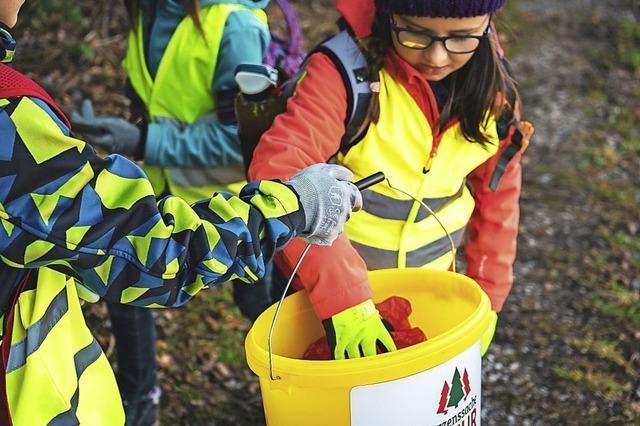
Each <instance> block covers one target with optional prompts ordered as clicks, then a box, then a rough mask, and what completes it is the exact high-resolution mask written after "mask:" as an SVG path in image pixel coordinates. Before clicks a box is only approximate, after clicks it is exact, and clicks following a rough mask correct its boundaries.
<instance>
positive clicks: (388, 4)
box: [375, 0, 506, 18]
mask: <svg viewBox="0 0 640 426" xmlns="http://www.w3.org/2000/svg"><path fill="white" fill-rule="evenodd" d="M375 2H376V11H378V12H382V13H387V14H392V13H397V14H398V15H407V16H429V17H431V18H469V17H472V16H481V15H486V14H487V13H493V12H495V11H497V10H498V9H500V8H501V7H502V6H503V5H504V4H505V2H506V0H375Z"/></svg>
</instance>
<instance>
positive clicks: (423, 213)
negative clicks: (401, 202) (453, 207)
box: [414, 182, 465, 223]
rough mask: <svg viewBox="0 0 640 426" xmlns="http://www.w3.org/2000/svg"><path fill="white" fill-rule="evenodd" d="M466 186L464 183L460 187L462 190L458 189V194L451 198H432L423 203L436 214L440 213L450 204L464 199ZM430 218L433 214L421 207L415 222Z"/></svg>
mask: <svg viewBox="0 0 640 426" xmlns="http://www.w3.org/2000/svg"><path fill="white" fill-rule="evenodd" d="M464 186H465V183H464V182H463V183H462V185H460V189H458V192H456V193H455V194H453V195H451V196H450V197H442V198H430V199H429V198H424V199H423V200H422V202H424V203H425V204H426V205H427V206H429V208H430V209H431V210H433V211H434V212H435V213H438V211H440V210H442V209H444V208H445V207H447V206H448V205H449V204H451V203H453V202H454V201H456V200H457V199H458V198H460V197H462V194H464ZM429 216H431V213H429V212H428V211H427V210H426V209H425V208H424V207H422V206H420V210H418V214H417V215H416V219H415V221H414V222H415V223H418V222H420V221H421V220H423V219H426V218H428V217H429Z"/></svg>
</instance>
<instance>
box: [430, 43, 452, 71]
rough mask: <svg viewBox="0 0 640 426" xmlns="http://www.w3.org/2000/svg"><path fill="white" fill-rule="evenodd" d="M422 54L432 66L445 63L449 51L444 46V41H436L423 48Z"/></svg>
mask: <svg viewBox="0 0 640 426" xmlns="http://www.w3.org/2000/svg"><path fill="white" fill-rule="evenodd" d="M424 56H425V58H426V59H427V62H428V63H429V65H431V66H432V67H441V66H444V65H446V63H447V59H448V58H449V52H447V49H446V48H445V47H444V43H442V42H441V41H436V42H434V43H433V44H432V45H431V46H429V47H428V48H427V49H425V50H424Z"/></svg>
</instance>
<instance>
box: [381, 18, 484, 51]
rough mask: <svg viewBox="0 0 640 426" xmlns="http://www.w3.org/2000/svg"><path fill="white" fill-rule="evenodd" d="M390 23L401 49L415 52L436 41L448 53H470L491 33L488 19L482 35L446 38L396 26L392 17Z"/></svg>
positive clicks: (426, 47)
mask: <svg viewBox="0 0 640 426" xmlns="http://www.w3.org/2000/svg"><path fill="white" fill-rule="evenodd" d="M390 21H391V29H392V30H393V32H394V33H395V34H396V38H397V40H398V43H400V45H401V46H403V47H406V48H408V49H415V50H425V49H428V48H429V47H431V45H432V44H433V43H435V42H436V41H440V42H442V44H443V45H444V48H445V49H446V50H447V52H449V53H454V54H463V53H471V52H474V51H475V50H476V49H477V48H478V46H480V41H481V40H482V39H484V38H487V36H488V35H489V33H490V32H491V18H489V23H488V24H487V28H485V30H484V31H483V32H482V35H479V36H475V35H461V36H457V35H454V36H446V37H438V36H435V35H433V34H431V33H429V32H428V31H420V30H413V29H411V28H406V27H399V26H398V24H396V22H395V21H394V20H393V17H391V18H390Z"/></svg>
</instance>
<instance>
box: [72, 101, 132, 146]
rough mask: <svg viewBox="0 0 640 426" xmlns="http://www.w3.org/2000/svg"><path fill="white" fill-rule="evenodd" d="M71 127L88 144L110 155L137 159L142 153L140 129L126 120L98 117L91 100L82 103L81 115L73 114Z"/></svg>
mask: <svg viewBox="0 0 640 426" xmlns="http://www.w3.org/2000/svg"><path fill="white" fill-rule="evenodd" d="M71 125H72V126H73V128H74V130H77V131H78V132H80V133H82V135H83V136H84V137H85V139H86V140H87V142H88V143H90V144H91V145H94V146H96V147H98V148H101V149H103V150H105V151H107V152H108V153H116V154H122V155H126V156H128V157H136V156H137V155H139V153H140V151H141V146H140V145H141V143H142V140H141V139H142V137H141V132H140V129H139V128H138V127H137V126H136V125H134V124H131V123H129V122H128V121H127V120H125V119H124V118H120V117H110V116H99V117H96V115H95V114H94V112H93V105H92V104H91V101H90V100H89V99H85V100H84V101H82V108H81V114H78V113H76V112H72V113H71Z"/></svg>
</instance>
